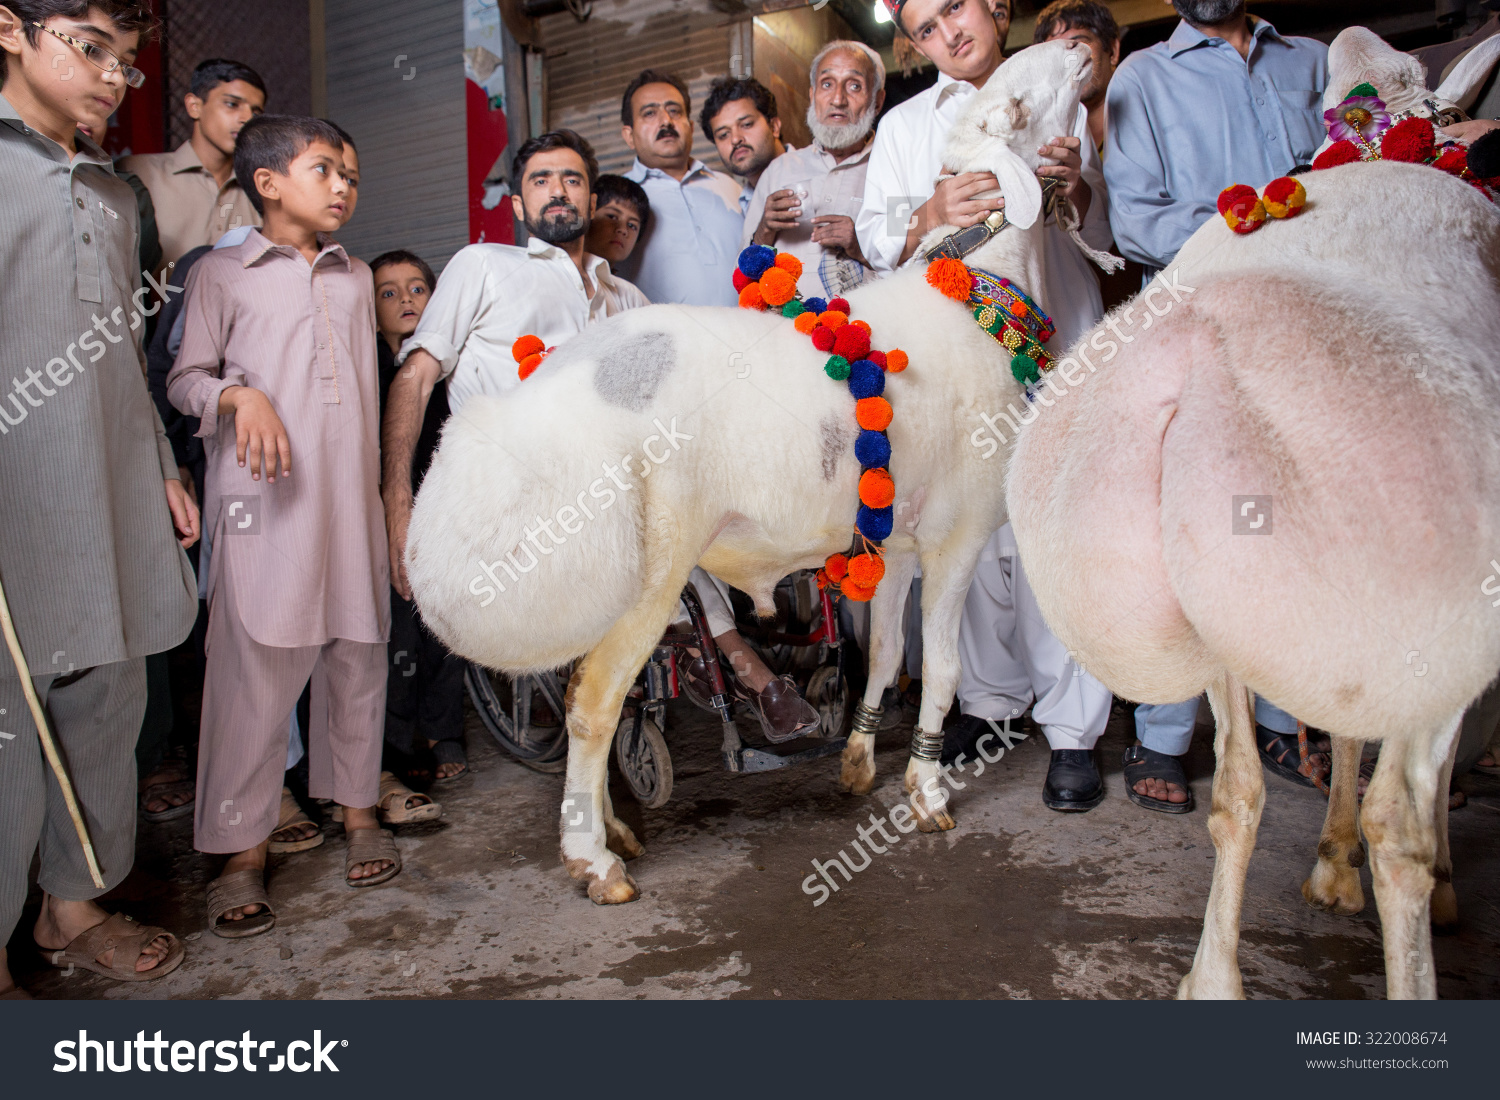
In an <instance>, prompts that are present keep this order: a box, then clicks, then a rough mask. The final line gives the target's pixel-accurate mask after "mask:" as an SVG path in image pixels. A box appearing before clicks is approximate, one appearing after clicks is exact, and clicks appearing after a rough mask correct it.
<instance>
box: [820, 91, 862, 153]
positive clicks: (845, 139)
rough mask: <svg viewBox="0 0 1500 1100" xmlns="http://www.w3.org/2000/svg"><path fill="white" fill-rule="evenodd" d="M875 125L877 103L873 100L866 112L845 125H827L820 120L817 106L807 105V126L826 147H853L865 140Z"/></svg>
mask: <svg viewBox="0 0 1500 1100" xmlns="http://www.w3.org/2000/svg"><path fill="white" fill-rule="evenodd" d="M874 126H875V103H874V101H871V103H870V105H869V106H868V107H866V108H865V111H864V114H862V115H860V116H859V117H858V118H856V119H855V120H854V121H853V122H850V123H847V124H846V125H844V126H825V125H823V123H821V122H819V121H818V112H817V108H816V107H814V106H813V105H812V104H811V103H809V104H808V105H807V128H808V130H810V131H811V132H812V136H813V140H814V141H816V142H817V143H818V144H819V145H821V146H822V147H823V148H824V149H852V148H853V147H854V146H856V145H858V144H859V143H860V142H862V141H864V140H865V138H866V137H867V136H868V135H869V133H870V131H871V129H873V128H874Z"/></svg>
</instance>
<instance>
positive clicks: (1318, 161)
mask: <svg viewBox="0 0 1500 1100" xmlns="http://www.w3.org/2000/svg"><path fill="white" fill-rule="evenodd" d="M1362 159H1363V158H1362V157H1361V156H1360V155H1359V148H1358V146H1356V145H1355V144H1354V142H1352V141H1335V142H1334V143H1333V144H1332V145H1330V146H1329V147H1328V148H1327V149H1324V150H1323V151H1322V152H1321V153H1319V154H1318V155H1317V156H1316V157H1315V158H1313V167H1314V168H1315V169H1317V170H1319V171H1321V170H1322V169H1324V168H1337V167H1338V166H1339V165H1341V164H1353V163H1354V162H1355V161H1357V160H1362Z"/></svg>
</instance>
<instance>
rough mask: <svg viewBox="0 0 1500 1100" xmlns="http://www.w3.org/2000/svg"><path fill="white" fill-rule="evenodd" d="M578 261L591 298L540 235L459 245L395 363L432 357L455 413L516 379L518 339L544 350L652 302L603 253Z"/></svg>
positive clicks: (568, 263)
mask: <svg viewBox="0 0 1500 1100" xmlns="http://www.w3.org/2000/svg"><path fill="white" fill-rule="evenodd" d="M583 264H584V267H586V268H587V269H588V273H589V282H590V283H592V284H593V296H592V297H590V296H589V295H588V294H587V293H585V291H584V285H583V276H581V275H580V274H579V273H578V265H577V264H575V263H574V262H573V260H572V258H571V257H570V256H569V255H568V254H567V253H566V252H564V251H563V250H562V249H560V248H558V247H556V246H555V245H550V244H548V243H547V242H546V241H544V240H542V239H541V238H539V237H532V238H531V240H530V241H529V242H527V245H526V247H525V248H518V247H517V246H515V245H512V244H471V245H469V246H468V247H467V248H461V249H459V250H458V252H457V253H455V254H454V256H453V259H451V260H449V261H448V266H447V267H445V268H444V269H443V278H442V280H441V281H440V282H439V283H438V287H437V290H436V291H435V292H434V293H433V295H432V301H430V302H429V303H427V308H426V310H424V311H423V313H422V319H421V320H420V321H418V322H417V331H416V332H414V333H412V334H411V335H410V336H408V337H407V338H406V342H405V343H404V344H402V345H401V353H400V354H399V355H398V356H397V357H396V361H397V362H398V363H400V362H404V361H405V359H406V357H407V356H408V355H410V354H411V353H412V352H413V351H415V350H416V349H417V348H421V349H422V350H424V351H426V352H427V354H429V355H431V356H432V357H433V358H434V359H436V360H437V361H438V362H439V363H440V364H441V365H442V368H443V377H444V378H447V379H448V404H449V405H450V406H451V407H452V409H453V411H454V412H457V411H458V410H459V409H460V408H461V407H462V406H463V403H464V402H465V401H467V400H468V399H469V398H471V397H473V396H474V395H475V394H476V393H486V394H491V395H497V394H503V393H505V392H506V391H508V390H510V389H512V388H514V387H515V386H516V385H517V384H519V382H520V376H519V374H517V368H516V360H515V356H514V355H512V354H511V345H512V344H514V343H515V342H516V340H518V339H519V338H520V337H522V336H527V335H530V336H536V337H539V338H540V339H541V341H542V343H544V344H545V345H546V346H547V347H549V348H550V347H552V346H553V345H554V344H560V343H562V342H563V341H564V340H566V339H567V338H568V337H569V336H573V335H574V334H576V333H579V332H582V331H583V327H584V326H585V325H587V324H589V323H590V322H592V321H598V320H602V319H603V318H605V317H613V316H614V315H615V314H616V313H620V312H622V311H623V310H627V309H635V308H636V307H638V306H645V305H650V304H651V303H650V302H648V301H647V300H646V296H645V295H644V294H642V293H641V292H640V291H639V290H637V289H636V288H635V286H634V285H633V284H631V283H630V282H628V281H626V280H625V279H622V278H620V277H619V276H618V275H615V274H613V273H612V272H611V271H610V270H609V264H608V263H607V262H605V260H604V258H603V257H601V256H595V255H594V254H593V253H591V252H586V253H584V256H583Z"/></svg>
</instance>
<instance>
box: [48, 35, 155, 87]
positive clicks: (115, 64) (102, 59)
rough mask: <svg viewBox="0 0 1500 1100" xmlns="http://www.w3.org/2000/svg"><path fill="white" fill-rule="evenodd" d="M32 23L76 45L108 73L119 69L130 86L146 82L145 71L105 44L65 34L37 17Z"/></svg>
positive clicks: (92, 62) (86, 58)
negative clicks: (97, 44)
mask: <svg viewBox="0 0 1500 1100" xmlns="http://www.w3.org/2000/svg"><path fill="white" fill-rule="evenodd" d="M31 25H32V26H33V27H38V28H40V29H41V30H44V31H46V32H47V33H48V34H52V35H56V36H57V37H58V38H61V39H62V40H63V41H64V42H66V43H68V45H70V46H74V47H76V48H77V50H78V52H79V53H81V54H83V56H84V59H85V60H86V61H87V62H88V63H89V64H90V65H93V66H94V67H95V68H98V69H103V70H104V71H105V72H107V73H112V72H115V71H119V72H120V74H121V75H123V76H124V77H125V83H126V84H128V85H129V86H130V87H132V88H139V87H140V86H141V85H142V84H144V83H146V74H145V73H143V72H141V70H139V69H135V68H132V67H131V66H129V65H127V64H125V62H123V61H121V60H120V59H119V58H118V57H116V56H115V55H114V54H112V53H110V52H109V51H108V50H106V49H105V48H104V47H103V46H96V45H94V43H92V42H84V41H82V40H81V39H77V38H74V37H73V36H72V35H71V34H63V32H62V31H59V30H54V29H53V28H51V27H48V26H45V25H44V24H42V23H38V22H37V21H36V20H35V19H33V20H32V21H31Z"/></svg>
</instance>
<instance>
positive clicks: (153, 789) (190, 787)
mask: <svg viewBox="0 0 1500 1100" xmlns="http://www.w3.org/2000/svg"><path fill="white" fill-rule="evenodd" d="M197 790H198V784H197V783H195V782H193V780H191V779H174V780H171V781H170V782H167V783H153V784H151V786H149V787H147V788H146V789H145V790H143V791H141V797H140V801H141V820H142V821H147V822H150V823H151V824H153V825H155V824H158V823H160V822H162V821H175V820H176V819H177V818H179V817H187V816H188V815H189V814H190V813H192V812H193V803H194V799H192V798H189V799H188V800H187V801H186V802H184V803H183V804H182V805H180V806H168V807H167V808H166V809H165V810H148V809H146V804H147V803H148V802H151V801H153V800H155V799H158V798H164V797H166V796H167V795H169V794H189V795H196V794H197Z"/></svg>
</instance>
